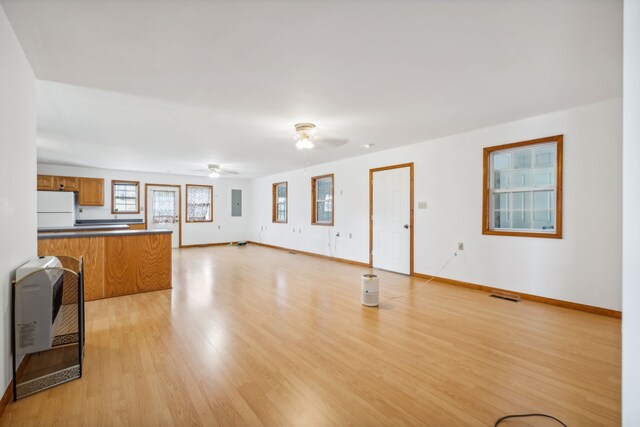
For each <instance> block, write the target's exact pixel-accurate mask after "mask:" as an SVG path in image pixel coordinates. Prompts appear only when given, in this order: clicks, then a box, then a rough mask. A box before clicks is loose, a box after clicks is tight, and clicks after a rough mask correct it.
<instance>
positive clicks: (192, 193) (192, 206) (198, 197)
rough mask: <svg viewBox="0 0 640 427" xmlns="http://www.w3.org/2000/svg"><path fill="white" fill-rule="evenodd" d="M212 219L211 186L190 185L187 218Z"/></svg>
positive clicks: (196, 219) (193, 219)
mask: <svg viewBox="0 0 640 427" xmlns="http://www.w3.org/2000/svg"><path fill="white" fill-rule="evenodd" d="M210 219H211V189H210V188H209V187H191V186H190V187H188V192H187V220H188V221H209V220H210Z"/></svg>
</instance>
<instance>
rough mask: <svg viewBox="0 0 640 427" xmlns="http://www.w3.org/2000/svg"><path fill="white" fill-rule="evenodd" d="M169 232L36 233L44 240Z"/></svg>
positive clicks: (169, 232)
mask: <svg viewBox="0 0 640 427" xmlns="http://www.w3.org/2000/svg"><path fill="white" fill-rule="evenodd" d="M171 233H173V231H171V230H163V229H156V230H115V231H108V230H107V231H77V232H69V233H38V240H44V239H75V238H81V237H114V236H145V235H149V234H171Z"/></svg>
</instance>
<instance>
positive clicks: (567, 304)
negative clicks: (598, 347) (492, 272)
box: [248, 241, 622, 319]
mask: <svg viewBox="0 0 640 427" xmlns="http://www.w3.org/2000/svg"><path fill="white" fill-rule="evenodd" d="M248 243H251V244H253V245H257V246H264V247H266V248H272V249H278V250H282V251H292V252H295V253H297V254H302V255H308V256H313V257H316V258H324V259H328V260H332V261H337V262H342V263H346V264H351V265H356V266H359V267H367V268H369V269H370V270H372V269H373V268H371V267H369V264H367V263H366V262H360V261H353V260H349V259H345V258H335V257H334V258H331V257H330V256H327V255H320V254H316V253H313V252H305V251H299V250H297V249H289V248H284V247H282V246H275V245H269V244H266V243H258V242H252V241H249V242H248ZM398 274H399V273H398ZM411 277H417V278H419V279H427V280H429V279H431V278H434V276H430V275H428V274H422V273H415V272H414V273H413V274H412V275H411ZM433 280H434V281H435V282H440V283H443V284H447V285H455V286H461V287H464V288H468V289H474V290H477V291H483V292H487V293H490V292H493V291H502V292H508V293H510V294H517V295H519V296H520V298H522V299H523V300H528V301H533V302H539V303H542V304H549V305H555V306H558V307H563V308H569V309H572V310H578V311H584V312H587V313H592V314H598V315H601V316H608V317H614V318H616V319H620V318H622V312H620V311H616V310H611V309H608V308H603V307H596V306H593V305H586V304H580V303H577V302H571V301H564V300H559V299H553V298H547V297H541V296H538V295H531V294H524V293H521V292H516V291H512V290H509V289H502V288H496V287H493V286H485V285H478V284H476V283H470V282H462V281H460V280H454V279H448V278H446V277H438V276H436V277H435V278H434V279H433Z"/></svg>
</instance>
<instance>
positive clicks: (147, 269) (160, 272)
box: [38, 230, 171, 301]
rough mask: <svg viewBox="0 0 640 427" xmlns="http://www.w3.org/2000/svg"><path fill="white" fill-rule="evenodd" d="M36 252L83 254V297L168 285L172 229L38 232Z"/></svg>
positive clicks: (42, 254)
mask: <svg viewBox="0 0 640 427" xmlns="http://www.w3.org/2000/svg"><path fill="white" fill-rule="evenodd" d="M38 255H40V256H45V255H53V256H56V255H67V256H72V257H75V258H79V257H80V256H82V257H84V262H85V266H84V269H85V300H87V301H91V300H96V299H101V298H110V297H116V296H121V295H128V294H135V293H140V292H149V291H157V290H162V289H170V288H171V231H170V230H116V231H79V232H62V233H39V234H38Z"/></svg>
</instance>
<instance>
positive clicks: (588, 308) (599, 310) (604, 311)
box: [412, 273, 622, 319]
mask: <svg viewBox="0 0 640 427" xmlns="http://www.w3.org/2000/svg"><path fill="white" fill-rule="evenodd" d="M412 276H413V277H417V278H420V279H427V280H428V279H432V278H433V280H434V281H435V282H441V283H445V284H447V285H455V286H461V287H464V288H468V289H475V290H477V291H483V292H489V293H490V292H493V291H501V292H507V293H510V294H516V295H518V296H520V298H522V299H523V300H528V301H533V302H539V303H542V304H549V305H555V306H558V307H564V308H570V309H573V310H579V311H585V312H587V313H593V314H599V315H602V316H608V317H615V318H617V319H620V318H622V312H620V311H616V310H611V309H609V308H603V307H596V306H593V305H586V304H580V303H577V302H571V301H564V300H559V299H554V298H547V297H541V296H538V295H532V294H524V293H522V292H518V291H512V290H509V289H502V288H496V287H493V286H485V285H478V284H476V283H470V282H463V281H460V280H455V279H448V278H446V277H438V276H435V277H434V276H430V275H428V274H422V273H414V274H412Z"/></svg>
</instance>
